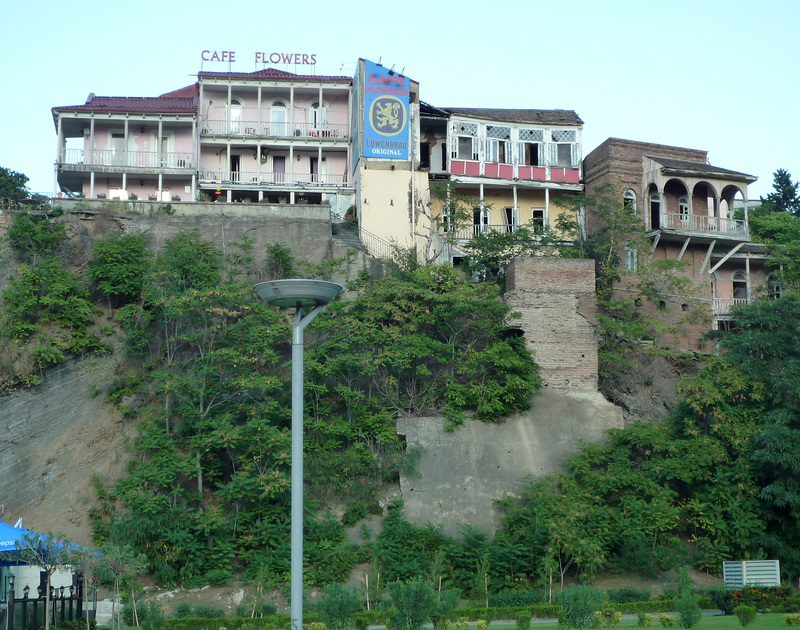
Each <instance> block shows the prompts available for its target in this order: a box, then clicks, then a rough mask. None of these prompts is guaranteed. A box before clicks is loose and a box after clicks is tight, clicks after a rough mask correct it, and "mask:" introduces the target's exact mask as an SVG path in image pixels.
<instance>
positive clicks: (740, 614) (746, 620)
mask: <svg viewBox="0 0 800 630" xmlns="http://www.w3.org/2000/svg"><path fill="white" fill-rule="evenodd" d="M733 614H734V615H736V618H737V619H738V620H739V623H740V624H742V628H744V627H746V626H747V625H748V624H751V623H753V622H754V621H755V620H756V615H757V614H758V612H757V611H756V607H755V606H737V607H736V608H734V609H733Z"/></svg>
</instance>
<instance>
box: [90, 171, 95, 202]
mask: <svg viewBox="0 0 800 630" xmlns="http://www.w3.org/2000/svg"><path fill="white" fill-rule="evenodd" d="M89 199H94V171H92V172H91V173H89Z"/></svg>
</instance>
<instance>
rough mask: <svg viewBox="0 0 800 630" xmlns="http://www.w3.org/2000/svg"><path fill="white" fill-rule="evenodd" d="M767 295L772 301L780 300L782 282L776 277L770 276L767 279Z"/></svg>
mask: <svg viewBox="0 0 800 630" xmlns="http://www.w3.org/2000/svg"><path fill="white" fill-rule="evenodd" d="M767 295H769V297H770V299H772V300H780V299H781V296H782V295H783V282H781V280H780V278H778V277H777V276H774V275H771V276H769V277H768V278H767Z"/></svg>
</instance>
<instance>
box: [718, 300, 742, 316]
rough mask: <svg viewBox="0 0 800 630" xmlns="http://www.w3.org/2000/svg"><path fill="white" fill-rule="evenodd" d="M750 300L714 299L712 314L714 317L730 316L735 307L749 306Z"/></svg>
mask: <svg viewBox="0 0 800 630" xmlns="http://www.w3.org/2000/svg"><path fill="white" fill-rule="evenodd" d="M748 304H750V298H713V299H712V300H711V313H712V314H713V315H714V316H718V315H728V314H729V313H730V312H731V309H732V308H733V307H734V306H747V305H748Z"/></svg>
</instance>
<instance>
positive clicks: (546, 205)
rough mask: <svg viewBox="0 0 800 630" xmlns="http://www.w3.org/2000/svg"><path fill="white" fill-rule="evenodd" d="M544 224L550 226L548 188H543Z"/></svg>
mask: <svg viewBox="0 0 800 630" xmlns="http://www.w3.org/2000/svg"><path fill="white" fill-rule="evenodd" d="M544 225H545V227H549V226H550V189H549V188H545V189H544Z"/></svg>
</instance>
